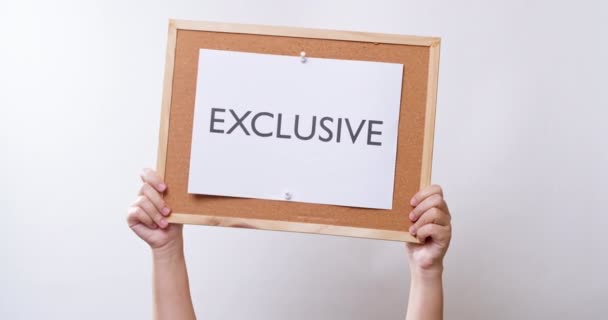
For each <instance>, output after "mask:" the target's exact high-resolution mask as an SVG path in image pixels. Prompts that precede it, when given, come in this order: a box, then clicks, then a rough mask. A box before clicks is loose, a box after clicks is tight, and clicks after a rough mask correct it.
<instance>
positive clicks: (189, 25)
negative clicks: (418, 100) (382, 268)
mask: <svg viewBox="0 0 608 320" xmlns="http://www.w3.org/2000/svg"><path fill="white" fill-rule="evenodd" d="M178 30H193V31H211V32H222V33H238V34H251V35H267V36H283V37H298V38H312V39H329V40H344V41H353V42H370V43H375V44H377V43H386V44H398V45H410V46H422V47H428V48H429V50H430V51H429V62H428V79H427V96H426V114H425V120H424V142H423V145H422V165H421V172H420V184H419V186H420V188H423V187H425V186H427V185H429V184H430V179H431V165H432V154H433V136H434V122H435V105H436V95H437V82H438V68H439V50H440V39H439V38H436V37H419V36H404V35H393V34H379V33H363V32H349V31H334V30H315V29H303V28H291V27H271V26H261V25H246V24H226V23H214V22H195V21H185V20H171V21H170V23H169V33H168V40H167V59H166V65H165V76H164V87H163V97H162V110H161V123H160V134H159V147H158V159H157V171H158V174H159V175H160V176H161V177H163V178H165V173H166V169H167V167H166V166H167V152H168V143H169V122H170V121H169V120H170V115H171V103H172V96H173V89H174V88H173V83H174V67H175V59H176V43H177V34H178ZM168 220H169V222H171V223H184V224H201V225H213V226H229V227H244V228H253V229H264V230H275V231H290V232H304V233H316V234H326V235H339V236H350V237H362V238H371V239H383V240H396V241H407V242H418V241H417V239H416V238H415V237H413V236H411V235H410V234H409V232H407V231H394V230H382V229H370V228H361V227H350V226H337V225H331V224H323V223H310V222H306V223H303V222H292V221H282V220H268V219H253V218H240V217H225V216H215V215H205V214H196V215H193V214H189V213H184V212H174V213H172V214H171V216H170V217H169V219H168Z"/></svg>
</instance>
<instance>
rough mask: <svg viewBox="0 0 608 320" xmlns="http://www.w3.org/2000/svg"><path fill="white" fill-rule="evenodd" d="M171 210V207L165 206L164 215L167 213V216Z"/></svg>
mask: <svg viewBox="0 0 608 320" xmlns="http://www.w3.org/2000/svg"><path fill="white" fill-rule="evenodd" d="M169 212H171V209H169V208H167V207H164V208H163V210H162V213H163V215H165V216H166V215H168V214H169Z"/></svg>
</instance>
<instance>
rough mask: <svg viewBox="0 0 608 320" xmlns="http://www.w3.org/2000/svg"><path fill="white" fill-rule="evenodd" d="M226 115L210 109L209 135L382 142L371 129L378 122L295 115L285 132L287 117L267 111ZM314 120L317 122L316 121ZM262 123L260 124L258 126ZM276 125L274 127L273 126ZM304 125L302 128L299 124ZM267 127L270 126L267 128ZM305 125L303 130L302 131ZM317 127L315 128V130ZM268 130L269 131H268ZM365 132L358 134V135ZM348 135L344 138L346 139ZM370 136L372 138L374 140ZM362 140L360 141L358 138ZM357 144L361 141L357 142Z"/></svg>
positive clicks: (374, 144) (218, 110) (371, 143)
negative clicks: (253, 135) (308, 118)
mask: <svg viewBox="0 0 608 320" xmlns="http://www.w3.org/2000/svg"><path fill="white" fill-rule="evenodd" d="M228 112H229V113H230V115H231V116H230V117H229V118H230V119H231V120H228V119H226V118H225V117H226V115H227V113H226V109H221V108H211V123H210V126H209V131H210V132H211V133H219V134H232V133H233V132H235V131H237V130H239V131H242V132H243V133H244V134H245V135H248V136H249V135H251V133H253V134H255V135H256V136H258V137H263V138H268V137H276V138H279V139H299V140H311V139H315V138H316V139H319V140H320V141H323V142H332V141H335V142H336V143H340V142H342V140H343V139H344V138H346V139H349V138H350V141H351V142H352V143H353V144H354V143H356V142H357V140H358V139H359V137H360V136H361V135H363V136H366V137H367V139H366V140H367V141H366V143H367V145H370V146H381V145H382V142H380V141H378V138H380V136H381V135H382V131H379V130H378V129H375V128H377V127H375V126H381V125H382V123H383V122H382V121H379V120H361V121H358V123H357V122H354V123H353V122H351V120H350V119H348V118H332V117H321V118H318V117H317V116H313V117H312V120H309V121H301V118H300V115H297V114H296V115H295V116H294V117H293V119H291V121H292V122H293V126H291V128H293V130H290V131H289V132H286V131H287V129H285V128H287V127H289V126H287V125H286V123H284V121H289V120H287V119H289V118H288V117H284V116H283V114H282V113H277V114H276V115H275V114H273V113H270V112H258V113H253V112H252V111H246V112H245V113H243V114H237V112H236V111H234V110H233V109H228ZM317 120H318V121H317ZM227 122H231V123H230V124H228V126H225V125H222V124H223V123H227ZM262 122H263V125H260V123H262ZM275 122H276V124H275ZM302 123H306V125H304V124H302ZM269 124H271V126H269ZM304 126H306V128H302V127H304ZM317 126H318V129H317ZM269 128H271V129H269ZM275 129H276V130H275ZM363 131H365V133H363V134H362V132H363ZM346 134H348V136H346ZM374 136H378V137H375V138H376V139H374ZM362 139H364V138H362ZM359 141H361V140H360V139H359Z"/></svg>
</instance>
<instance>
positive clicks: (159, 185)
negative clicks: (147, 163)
mask: <svg viewBox="0 0 608 320" xmlns="http://www.w3.org/2000/svg"><path fill="white" fill-rule="evenodd" d="M140 177H141V180H142V181H143V182H145V183H147V184H149V185H151V186H152V187H154V189H156V190H157V191H158V192H164V191H165V190H167V185H166V184H165V182H164V181H163V179H162V178H161V177H160V176H159V175H158V173H156V171H154V170H152V169H150V168H145V169H144V170H143V171H142V172H141V174H140Z"/></svg>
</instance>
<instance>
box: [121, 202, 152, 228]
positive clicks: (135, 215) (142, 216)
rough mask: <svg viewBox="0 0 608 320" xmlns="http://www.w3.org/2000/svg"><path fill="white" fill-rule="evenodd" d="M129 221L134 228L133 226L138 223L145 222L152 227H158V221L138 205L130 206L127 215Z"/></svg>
mask: <svg viewBox="0 0 608 320" xmlns="http://www.w3.org/2000/svg"><path fill="white" fill-rule="evenodd" d="M127 223H128V224H129V227H131V228H133V226H135V225H137V224H144V225H145V226H146V227H148V228H150V229H156V228H157V226H156V223H155V222H154V220H152V218H150V216H149V215H147V214H146V213H145V212H144V210H143V209H142V208H140V207H138V206H133V207H130V208H129V211H128V215H127Z"/></svg>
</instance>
